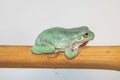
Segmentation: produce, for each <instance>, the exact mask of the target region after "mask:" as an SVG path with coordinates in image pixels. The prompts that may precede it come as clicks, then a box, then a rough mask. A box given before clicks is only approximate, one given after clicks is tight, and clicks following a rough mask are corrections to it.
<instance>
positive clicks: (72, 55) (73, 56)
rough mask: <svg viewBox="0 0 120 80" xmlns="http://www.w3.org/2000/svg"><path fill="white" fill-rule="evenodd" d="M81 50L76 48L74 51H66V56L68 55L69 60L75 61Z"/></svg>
mask: <svg viewBox="0 0 120 80" xmlns="http://www.w3.org/2000/svg"><path fill="white" fill-rule="evenodd" d="M80 50H81V47H79V48H76V49H74V50H72V49H66V51H65V55H66V57H67V58H69V59H73V58H75V57H76V56H77V55H78V54H79V52H80Z"/></svg>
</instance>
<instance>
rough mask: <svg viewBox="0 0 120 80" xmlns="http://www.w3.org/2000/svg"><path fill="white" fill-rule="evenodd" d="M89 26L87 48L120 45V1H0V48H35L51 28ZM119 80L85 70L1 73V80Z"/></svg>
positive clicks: (106, 72) (108, 73)
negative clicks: (38, 37) (89, 32)
mask: <svg viewBox="0 0 120 80" xmlns="http://www.w3.org/2000/svg"><path fill="white" fill-rule="evenodd" d="M83 25H86V26H88V27H89V28H90V29H91V30H92V31H93V32H94V33H95V39H94V40H93V41H91V42H89V44H88V45H91V46H93V45H99V46H100V45H104V46H107V45H120V0H0V45H34V41H35V38H36V37H37V35H38V34H39V33H40V32H41V31H43V30H45V29H47V28H50V27H55V26H60V27H65V28H71V27H79V26H83ZM10 79H11V80H27V79H29V80H34V79H42V80H63V79H66V80H68V79H69V80H73V79H75V80H80V79H81V80H82V79H83V80H119V79H120V72H119V71H111V70H83V69H70V70H69V69H67V70H66V69H15V68H14V69H6V68H1V69H0V80H10Z"/></svg>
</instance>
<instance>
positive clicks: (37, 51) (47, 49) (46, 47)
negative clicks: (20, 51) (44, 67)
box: [32, 43, 55, 54]
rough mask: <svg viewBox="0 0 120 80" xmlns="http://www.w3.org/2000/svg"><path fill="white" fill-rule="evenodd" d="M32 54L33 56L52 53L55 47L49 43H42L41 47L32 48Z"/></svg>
mask: <svg viewBox="0 0 120 80" xmlns="http://www.w3.org/2000/svg"><path fill="white" fill-rule="evenodd" d="M32 52H33V54H43V53H54V52H55V47H54V46H52V45H51V44H49V43H44V44H42V45H36V46H34V47H32Z"/></svg>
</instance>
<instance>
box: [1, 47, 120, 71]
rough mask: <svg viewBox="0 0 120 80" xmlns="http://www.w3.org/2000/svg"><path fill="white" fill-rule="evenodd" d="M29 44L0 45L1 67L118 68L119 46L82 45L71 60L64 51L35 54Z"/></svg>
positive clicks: (119, 68) (119, 58)
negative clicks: (79, 51)
mask: <svg viewBox="0 0 120 80" xmlns="http://www.w3.org/2000/svg"><path fill="white" fill-rule="evenodd" d="M31 48H32V47H31V46H0V67H1V68H75V69H78V68H79V69H111V70H120V46H83V47H82V51H81V53H80V54H79V55H78V56H77V57H76V58H75V59H72V60H69V59H67V58H66V57H65V55H64V53H59V54H42V55H35V54H32V52H31Z"/></svg>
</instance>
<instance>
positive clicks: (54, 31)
mask: <svg viewBox="0 0 120 80" xmlns="http://www.w3.org/2000/svg"><path fill="white" fill-rule="evenodd" d="M93 38H94V33H93V32H92V31H90V30H89V28H88V27H86V26H82V27H77V28H70V29H67V28H60V27H53V28H49V29H46V30H44V31H43V32H42V33H40V34H39V35H38V37H37V39H36V41H35V46H33V47H32V53H33V54H43V53H50V54H51V53H58V52H65V56H66V57H67V58H69V59H73V58H75V57H76V56H77V55H78V54H79V53H80V51H81V45H82V44H84V43H86V42H88V41H90V40H92V39H93Z"/></svg>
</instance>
